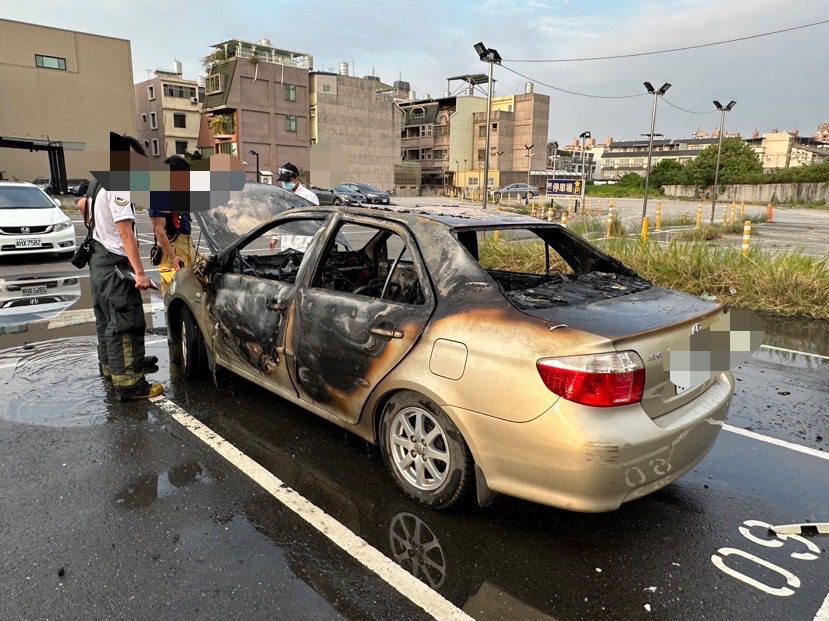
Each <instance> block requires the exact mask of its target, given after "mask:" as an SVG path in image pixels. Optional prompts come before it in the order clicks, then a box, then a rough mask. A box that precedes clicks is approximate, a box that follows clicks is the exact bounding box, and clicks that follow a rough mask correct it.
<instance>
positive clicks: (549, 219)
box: [547, 209, 553, 222]
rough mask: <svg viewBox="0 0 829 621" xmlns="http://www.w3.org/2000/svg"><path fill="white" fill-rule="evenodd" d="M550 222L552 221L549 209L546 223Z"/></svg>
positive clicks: (551, 212) (551, 213)
mask: <svg viewBox="0 0 829 621" xmlns="http://www.w3.org/2000/svg"><path fill="white" fill-rule="evenodd" d="M552 221H553V210H552V209H551V210H550V211H548V212H547V222H552Z"/></svg>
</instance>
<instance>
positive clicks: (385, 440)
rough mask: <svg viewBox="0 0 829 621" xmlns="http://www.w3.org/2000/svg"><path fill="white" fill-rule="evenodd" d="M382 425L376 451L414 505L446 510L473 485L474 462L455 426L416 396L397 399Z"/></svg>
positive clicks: (387, 409) (404, 394) (391, 402)
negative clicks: (378, 449)
mask: <svg viewBox="0 0 829 621" xmlns="http://www.w3.org/2000/svg"><path fill="white" fill-rule="evenodd" d="M382 416H383V417H382V419H381V421H380V448H381V452H382V454H383V460H384V461H385V463H386V467H387V468H388V470H389V472H390V473H391V475H392V478H393V479H394V480H395V482H396V483H397V485H398V486H399V487H400V488H401V489H402V490H403V491H404V492H405V493H406V495H407V496H410V497H411V498H413V499H414V500H416V501H417V502H419V503H420V504H422V505H425V506H427V507H430V508H432V509H445V508H447V507H450V506H452V505H454V504H455V503H457V502H458V501H460V500H461V499H462V498H463V496H464V494H465V492H466V491H467V489H468V488H469V485H470V483H471V481H472V457H471V455H470V453H469V448H468V447H467V446H466V442H465V441H464V439H463V436H462V435H461V432H460V430H459V429H458V428H457V426H456V425H455V423H453V422H452V420H451V419H450V418H449V417H448V416H447V415H446V413H445V412H444V411H443V410H442V409H441V408H440V407H439V406H438V405H436V404H435V403H433V402H432V401H430V400H429V399H426V398H425V397H423V396H422V395H419V394H417V393H414V392H408V391H405V392H400V393H397V394H395V395H394V396H393V397H392V398H391V399H390V400H389V402H388V403H387V404H386V407H385V409H384V410H383V415H382Z"/></svg>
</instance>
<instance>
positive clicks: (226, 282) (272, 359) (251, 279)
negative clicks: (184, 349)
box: [210, 216, 325, 395]
mask: <svg viewBox="0 0 829 621" xmlns="http://www.w3.org/2000/svg"><path fill="white" fill-rule="evenodd" d="M324 224H325V218H324V217H322V216H317V217H304V218H283V220H282V221H279V222H277V223H276V224H275V225H274V226H273V227H272V228H268V229H266V230H264V231H261V230H260V231H259V232H257V233H255V234H253V235H252V236H251V237H249V238H248V239H247V240H245V241H244V242H243V243H241V244H239V245H238V246H236V247H235V248H233V249H232V250H231V251H229V252H228V254H227V255H226V256H225V258H224V264H225V268H224V269H223V270H222V271H221V272H220V273H218V274H216V275H215V277H214V279H213V295H212V296H211V302H210V312H211V313H212V315H213V317H214V318H215V320H216V324H215V325H216V328H215V331H214V334H213V343H214V351H215V354H216V356H217V358H219V360H221V362H222V363H223V364H224V365H225V366H228V367H230V368H232V369H234V370H236V371H237V372H239V373H240V374H242V375H247V376H249V378H250V379H252V380H254V381H262V382H265V383H267V384H268V385H269V386H272V387H275V388H279V389H282V390H285V391H287V392H290V393H292V394H294V395H296V390H295V389H294V387H293V383H292V381H291V378H290V373H289V371H288V370H287V368H286V365H285V362H284V349H283V348H284V340H285V334H286V326H287V318H288V314H289V312H290V309H291V305H292V303H293V299H294V295H295V291H296V282H297V278H301V277H302V274H303V271H304V269H305V266H306V264H307V263H308V262H307V261H306V260H305V257H306V255H307V250H308V248H310V247H311V244H312V241H313V239H314V236H315V235H317V233H318V232H319V231H320V230H321V229H322V228H323V226H324Z"/></svg>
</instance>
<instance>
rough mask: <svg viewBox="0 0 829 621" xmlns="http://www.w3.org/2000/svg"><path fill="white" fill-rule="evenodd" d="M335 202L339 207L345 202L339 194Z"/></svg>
mask: <svg viewBox="0 0 829 621" xmlns="http://www.w3.org/2000/svg"><path fill="white" fill-rule="evenodd" d="M334 204H335V205H336V206H337V207H339V206H340V205H342V204H343V201H342V199H341V198H340V197H339V196H338V197H336V198H335V199H334Z"/></svg>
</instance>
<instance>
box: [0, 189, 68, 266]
mask: <svg viewBox="0 0 829 621" xmlns="http://www.w3.org/2000/svg"><path fill="white" fill-rule="evenodd" d="M58 205H59V203H58V202H57V199H54V200H53V199H52V198H50V197H49V196H48V195H47V194H46V193H45V192H44V191H43V190H41V189H40V188H38V187H37V186H34V185H32V184H31V183H25V182H18V181H14V182H12V181H0V256H9V255H13V254H30V253H31V254H35V253H37V254H43V253H47V252H57V253H60V254H62V255H67V256H68V255H71V254H72V253H73V252H75V227H73V226H72V221H71V220H70V219H69V217H68V216H67V215H66V214H65V213H63V211H61V209H60V207H59V206H58Z"/></svg>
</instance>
